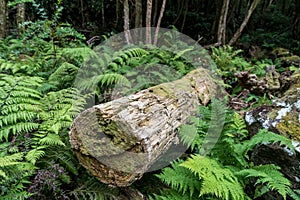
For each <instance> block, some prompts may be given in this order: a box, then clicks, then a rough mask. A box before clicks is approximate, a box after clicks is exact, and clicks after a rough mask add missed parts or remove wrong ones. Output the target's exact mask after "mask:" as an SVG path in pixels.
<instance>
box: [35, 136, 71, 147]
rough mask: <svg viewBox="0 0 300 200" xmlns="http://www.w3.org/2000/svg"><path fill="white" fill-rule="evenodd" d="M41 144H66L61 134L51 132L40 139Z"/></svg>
mask: <svg viewBox="0 0 300 200" xmlns="http://www.w3.org/2000/svg"><path fill="white" fill-rule="evenodd" d="M40 144H41V145H49V146H66V145H65V144H64V143H63V142H62V141H61V139H60V137H59V135H57V134H51V133H49V134H48V135H47V136H46V137H44V138H42V139H41V140H40Z"/></svg>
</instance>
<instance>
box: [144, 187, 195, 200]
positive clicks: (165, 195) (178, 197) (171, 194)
mask: <svg viewBox="0 0 300 200" xmlns="http://www.w3.org/2000/svg"><path fill="white" fill-rule="evenodd" d="M161 193H162V194H160V195H157V194H154V195H153V196H154V198H153V197H151V196H150V197H149V199H150V200H170V199H172V200H183V199H184V200H194V199H199V198H198V197H197V196H193V197H191V196H189V195H188V194H182V193H179V192H177V191H175V190H172V189H169V190H164V191H162V192H161Z"/></svg>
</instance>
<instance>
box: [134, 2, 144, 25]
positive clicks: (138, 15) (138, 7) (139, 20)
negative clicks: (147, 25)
mask: <svg viewBox="0 0 300 200" xmlns="http://www.w3.org/2000/svg"><path fill="white" fill-rule="evenodd" d="M142 16H143V10H142V0H135V28H142V26H143V17H142Z"/></svg>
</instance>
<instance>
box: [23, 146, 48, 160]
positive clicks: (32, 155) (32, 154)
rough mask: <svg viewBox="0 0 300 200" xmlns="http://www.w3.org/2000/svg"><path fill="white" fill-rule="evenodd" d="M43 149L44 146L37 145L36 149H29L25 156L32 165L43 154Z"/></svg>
mask: <svg viewBox="0 0 300 200" xmlns="http://www.w3.org/2000/svg"><path fill="white" fill-rule="evenodd" d="M43 149H45V146H39V147H38V148H36V149H32V150H30V151H29V152H28V153H27V155H26V156H25V158H26V160H27V161H28V162H30V163H32V164H33V165H34V164H35V163H36V161H37V160H38V159H40V158H42V157H43V156H44V155H45V151H44V150H43Z"/></svg>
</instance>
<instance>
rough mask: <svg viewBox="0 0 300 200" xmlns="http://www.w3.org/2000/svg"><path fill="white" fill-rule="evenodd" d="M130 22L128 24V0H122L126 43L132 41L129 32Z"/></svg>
mask: <svg viewBox="0 0 300 200" xmlns="http://www.w3.org/2000/svg"><path fill="white" fill-rule="evenodd" d="M129 29H130V24H129V5H128V0H124V35H125V39H126V42H127V44H131V43H132V38H131V34H130V31H129Z"/></svg>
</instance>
